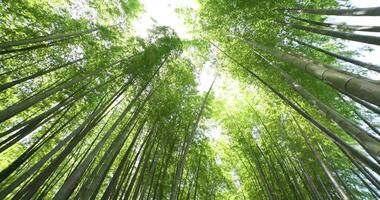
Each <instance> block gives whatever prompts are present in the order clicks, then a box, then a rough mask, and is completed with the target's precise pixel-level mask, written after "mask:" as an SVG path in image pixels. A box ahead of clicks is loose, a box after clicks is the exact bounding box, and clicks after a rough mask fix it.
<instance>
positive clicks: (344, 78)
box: [250, 41, 380, 106]
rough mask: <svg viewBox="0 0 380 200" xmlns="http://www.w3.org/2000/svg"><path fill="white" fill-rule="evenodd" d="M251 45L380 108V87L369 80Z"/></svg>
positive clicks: (254, 44)
mask: <svg viewBox="0 0 380 200" xmlns="http://www.w3.org/2000/svg"><path fill="white" fill-rule="evenodd" d="M250 44H252V45H253V46H254V47H256V48H258V49H260V50H262V51H264V52H266V53H268V54H271V55H273V56H275V57H277V58H279V59H281V60H284V61H286V62H288V63H290V64H292V65H294V66H296V67H298V68H300V69H301V70H305V71H306V72H307V73H309V74H311V75H313V76H315V77H317V78H319V79H321V80H323V81H325V82H327V83H328V84H330V85H331V86H332V87H334V88H336V89H338V90H342V91H345V92H347V93H349V94H351V95H353V96H356V97H358V98H361V99H363V100H365V101H368V102H370V103H373V104H375V105H378V106H380V86H379V85H378V84H375V83H373V82H370V81H368V79H363V78H359V77H355V76H351V75H349V74H346V73H343V72H341V71H338V70H335V69H332V68H331V67H329V66H327V65H324V64H322V63H319V62H316V61H314V60H310V59H307V58H304V57H299V56H298V57H297V56H293V55H290V54H287V53H283V52H281V51H278V50H276V49H272V48H268V47H266V46H264V45H261V44H259V43H257V42H254V41H250Z"/></svg>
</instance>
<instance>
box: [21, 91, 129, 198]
mask: <svg viewBox="0 0 380 200" xmlns="http://www.w3.org/2000/svg"><path fill="white" fill-rule="evenodd" d="M121 94H122V92H116V93H115V94H113V95H112V96H111V98H108V99H107V101H106V102H105V104H104V105H103V106H101V107H100V108H99V109H95V112H93V114H92V116H93V117H91V118H90V120H88V121H85V123H84V124H83V125H82V126H81V127H82V128H81V127H79V129H76V131H74V132H75V135H74V137H73V138H72V139H71V140H70V142H69V143H68V144H67V146H66V147H65V149H64V150H62V151H61V153H60V154H59V155H58V156H57V157H56V158H55V159H53V160H52V161H51V162H50V164H49V165H48V166H47V167H46V168H45V169H44V170H43V171H42V172H41V173H39V174H38V175H37V176H36V177H35V178H34V179H33V180H32V181H31V182H30V183H28V184H27V185H26V186H25V187H24V188H23V189H21V190H19V191H18V192H17V193H16V195H15V196H14V198H15V199H20V200H21V199H23V200H24V199H25V200H28V199H30V198H32V197H33V196H34V195H35V194H36V192H37V191H38V189H39V188H40V187H41V185H42V184H43V183H44V182H45V181H46V179H47V178H48V177H49V176H50V175H51V174H52V173H53V172H54V171H55V170H56V169H57V166H59V165H60V164H61V163H62V162H63V161H64V159H65V158H66V157H67V156H68V155H69V154H70V153H71V151H72V149H74V148H75V147H76V146H77V145H78V144H79V143H80V142H81V140H82V139H83V138H84V137H85V136H86V135H87V134H88V133H89V132H90V130H92V129H93V128H94V127H95V126H96V125H97V124H98V122H99V121H101V120H102V118H103V117H104V116H105V115H104V114H105V113H106V112H107V110H108V108H109V107H110V106H111V105H112V104H113V103H114V102H115V101H116V100H117V99H118V97H120V95H121Z"/></svg>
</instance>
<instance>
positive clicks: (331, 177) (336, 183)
mask: <svg viewBox="0 0 380 200" xmlns="http://www.w3.org/2000/svg"><path fill="white" fill-rule="evenodd" d="M293 120H294V121H295V122H296V125H297V127H298V130H299V132H300V133H301V135H302V137H303V139H304V140H305V142H306V144H307V146H308V147H309V149H310V150H311V151H312V152H313V154H314V156H315V158H316V159H317V161H318V163H319V165H320V166H321V167H322V169H323V172H324V173H325V174H326V176H327V177H328V178H329V180H330V182H331V183H332V184H333V186H334V188H335V190H336V191H337V192H338V194H339V196H340V198H341V199H345V200H348V199H350V198H349V196H348V195H347V194H346V192H345V191H344V188H343V186H341V185H340V184H339V181H338V180H337V179H336V178H335V177H334V175H333V172H332V171H331V169H330V168H329V167H328V166H327V165H326V164H325V162H324V161H323V159H322V157H321V155H320V154H319V153H318V152H317V150H316V149H315V148H314V147H313V145H312V144H311V142H310V141H309V139H308V137H307V136H306V135H305V133H304V131H303V130H302V128H301V126H300V125H299V124H298V121H297V120H296V119H295V117H294V116H293Z"/></svg>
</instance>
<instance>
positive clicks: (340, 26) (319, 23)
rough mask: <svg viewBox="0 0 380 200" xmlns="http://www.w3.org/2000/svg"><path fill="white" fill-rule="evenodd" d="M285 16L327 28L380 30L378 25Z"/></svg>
mask: <svg viewBox="0 0 380 200" xmlns="http://www.w3.org/2000/svg"><path fill="white" fill-rule="evenodd" d="M287 16H288V17H290V18H292V19H296V20H298V21H302V22H306V23H308V24H312V25H318V26H324V27H329V28H338V29H345V30H350V31H368V32H380V26H359V25H347V24H343V23H342V24H334V23H326V22H318V21H313V20H309V19H303V18H300V17H295V16H292V15H287Z"/></svg>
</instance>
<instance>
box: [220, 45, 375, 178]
mask: <svg viewBox="0 0 380 200" xmlns="http://www.w3.org/2000/svg"><path fill="white" fill-rule="evenodd" d="M214 46H215V47H216V48H217V49H219V50H220V51H221V52H222V53H223V54H224V55H226V56H227V57H228V58H230V59H231V60H232V61H233V62H235V63H236V64H237V65H239V66H240V67H241V68H243V69H244V70H246V71H247V72H248V73H249V74H250V75H252V76H253V77H254V78H256V79H257V80H258V81H260V82H261V83H262V84H263V85H264V86H266V87H267V88H268V89H269V90H270V91H272V92H273V93H274V94H276V95H277V96H278V97H279V98H280V99H282V100H283V101H284V103H285V104H287V105H289V106H290V107H292V108H293V109H294V110H296V111H297V112H298V113H299V114H300V115H301V116H302V117H304V118H305V119H306V120H308V121H309V122H310V123H311V124H313V125H314V126H315V127H316V128H318V129H319V130H321V131H322V132H323V133H325V134H326V135H327V136H328V137H329V138H330V139H331V140H332V141H333V142H334V143H335V144H336V145H337V146H338V147H339V148H340V149H341V150H342V151H344V152H347V153H349V154H350V155H352V156H353V157H355V158H356V159H358V160H360V161H361V162H362V163H364V164H365V165H366V166H367V167H369V168H370V169H372V170H373V171H374V172H376V173H377V174H380V166H379V165H378V164H377V163H375V162H373V161H372V160H370V159H369V158H367V157H366V156H364V155H363V154H362V153H360V152H359V151H357V150H356V149H354V148H352V147H351V146H350V145H348V144H347V143H346V142H344V141H343V140H342V139H340V138H339V137H338V136H337V135H336V134H335V133H334V132H333V131H331V130H330V129H328V128H327V127H325V126H323V125H322V124H321V123H319V122H318V121H317V120H315V119H314V118H313V117H312V116H311V115H310V114H309V113H308V112H306V111H305V110H303V109H302V108H301V107H299V106H298V105H296V104H295V103H293V101H291V100H290V99H289V98H287V97H286V96H284V95H283V94H282V93H280V92H278V91H277V90H276V89H275V88H273V87H272V86H271V85H270V84H269V83H268V82H266V81H265V80H263V79H261V78H260V77H259V76H258V75H257V74H255V73H254V72H252V71H251V70H249V69H248V68H247V67H245V66H244V65H242V64H240V62H238V61H237V60H236V59H234V58H233V57H231V56H230V55H229V54H227V53H226V52H224V51H223V50H221V49H220V48H219V47H218V46H216V45H214Z"/></svg>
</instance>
